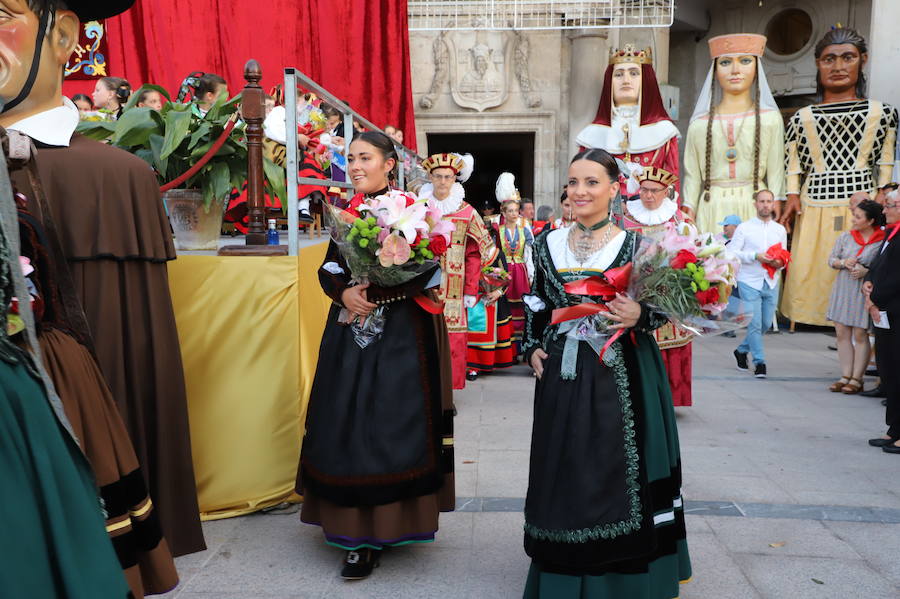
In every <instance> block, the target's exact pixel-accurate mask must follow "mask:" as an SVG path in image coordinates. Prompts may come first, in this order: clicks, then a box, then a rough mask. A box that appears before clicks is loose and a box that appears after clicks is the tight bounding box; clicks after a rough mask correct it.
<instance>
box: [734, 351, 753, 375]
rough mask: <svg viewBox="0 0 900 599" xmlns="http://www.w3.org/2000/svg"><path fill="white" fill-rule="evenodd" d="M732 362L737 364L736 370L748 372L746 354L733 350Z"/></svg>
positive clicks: (748, 366)
mask: <svg viewBox="0 0 900 599" xmlns="http://www.w3.org/2000/svg"><path fill="white" fill-rule="evenodd" d="M734 361H735V362H737V369H738V370H744V371H747V370H750V365H749V364H748V363H747V354H746V353H744V352H739V351H738V350H734Z"/></svg>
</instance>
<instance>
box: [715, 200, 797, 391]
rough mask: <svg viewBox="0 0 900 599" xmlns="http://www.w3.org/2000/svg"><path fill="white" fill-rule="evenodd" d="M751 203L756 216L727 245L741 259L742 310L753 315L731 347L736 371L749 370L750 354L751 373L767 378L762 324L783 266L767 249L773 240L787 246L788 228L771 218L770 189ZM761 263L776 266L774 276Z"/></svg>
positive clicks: (768, 314)
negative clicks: (740, 338)
mask: <svg viewBox="0 0 900 599" xmlns="http://www.w3.org/2000/svg"><path fill="white" fill-rule="evenodd" d="M754 206H755V207H756V217H755V218H751V219H750V220H748V221H746V222H743V223H741V224H740V225H738V227H737V229H735V232H734V237H733V238H732V239H731V243H729V244H728V249H729V250H731V251H732V252H733V253H734V254H735V255H736V256H737V257H738V258H740V260H741V262H742V266H741V269H740V271H739V272H738V276H737V280H738V290H739V293H740V297H741V301H742V302H743V304H744V310H746V311H747V312H748V313H750V314H751V315H752V320H751V321H750V325H749V326H748V327H747V336H746V337H744V341H743V342H742V343H741V344H740V345H739V346H738V348H737V349H736V350H734V358H735V360H737V367H738V369H739V370H749V365H748V360H747V355H748V353H750V354H753V364H754V372H753V374H754V375H755V376H756V378H766V356H765V351H764V350H763V336H762V332H763V323H771V322H772V319H773V318H774V316H775V304H776V303H777V302H778V281H779V279H780V275H781V273H780V270H781V269H782V268H784V263H783V262H782V261H781V260H770V259H768V258H766V252H767V251H768V249H769V248H770V247H772V246H773V245H775V244H776V243H780V244H781V246H782V247H787V231H786V230H785V228H784V227H783V226H781V225H780V224H778V223H777V222H775V220H774V219H773V214H774V210H775V196H774V195H773V194H772V192H771V191H769V190H768V189H763V190H760V191H758V192H756V199H755V200H754ZM764 264H768V265H769V266H774V267H775V268H776V269H777V270H776V271H775V273H774V275H773V276H770V275H769V273H768V272H767V271H766V269H765V268H764V267H763V265H764Z"/></svg>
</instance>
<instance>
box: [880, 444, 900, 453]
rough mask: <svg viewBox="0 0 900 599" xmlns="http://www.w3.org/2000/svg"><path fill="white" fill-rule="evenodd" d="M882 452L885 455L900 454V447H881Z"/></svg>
mask: <svg viewBox="0 0 900 599" xmlns="http://www.w3.org/2000/svg"><path fill="white" fill-rule="evenodd" d="M881 451H883V452H884V453H897V454H900V447H897V446H896V445H883V446H882V447H881Z"/></svg>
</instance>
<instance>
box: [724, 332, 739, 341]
mask: <svg viewBox="0 0 900 599" xmlns="http://www.w3.org/2000/svg"><path fill="white" fill-rule="evenodd" d="M722 336H723V337H728V338H729V339H734V338H735V337H737V333H735V332H734V331H725V332H724V333H722Z"/></svg>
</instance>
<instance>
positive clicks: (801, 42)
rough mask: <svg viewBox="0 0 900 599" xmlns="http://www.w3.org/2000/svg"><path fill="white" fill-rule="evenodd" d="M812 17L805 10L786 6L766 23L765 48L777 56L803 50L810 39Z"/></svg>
mask: <svg viewBox="0 0 900 599" xmlns="http://www.w3.org/2000/svg"><path fill="white" fill-rule="evenodd" d="M812 33H813V24H812V18H811V17H810V16H809V13H807V12H806V11H805V10H801V9H799V8H788V9H785V10H782V11H781V12H779V13H777V14H776V15H775V16H774V17H772V18H771V19H769V23H768V24H767V25H766V37H767V38H769V41H768V42H767V43H766V48H768V49H769V50H770V51H772V52H774V53H775V54H777V55H779V56H790V55H792V54H796V53H797V52H800V51H801V50H803V49H804V48H805V47H806V45H807V44H808V43H809V40H810V39H812Z"/></svg>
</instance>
